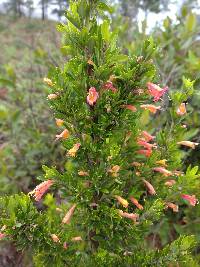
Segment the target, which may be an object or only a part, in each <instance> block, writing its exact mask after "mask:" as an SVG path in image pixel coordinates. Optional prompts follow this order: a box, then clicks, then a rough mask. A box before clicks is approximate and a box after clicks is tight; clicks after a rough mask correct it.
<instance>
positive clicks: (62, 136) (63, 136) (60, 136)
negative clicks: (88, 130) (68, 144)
mask: <svg viewBox="0 0 200 267" xmlns="http://www.w3.org/2000/svg"><path fill="white" fill-rule="evenodd" d="M69 136H70V133H69V131H68V130H67V129H65V130H64V131H62V133H60V134H57V135H56V141H57V140H59V139H63V140H65V139H67V138H68V137H69Z"/></svg>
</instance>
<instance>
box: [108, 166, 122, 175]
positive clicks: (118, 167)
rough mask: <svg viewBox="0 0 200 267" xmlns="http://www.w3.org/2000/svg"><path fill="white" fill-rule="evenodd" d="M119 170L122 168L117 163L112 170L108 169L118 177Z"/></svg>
mask: <svg viewBox="0 0 200 267" xmlns="http://www.w3.org/2000/svg"><path fill="white" fill-rule="evenodd" d="M119 170H120V166H119V165H115V166H113V167H112V168H111V169H110V170H108V172H109V173H110V174H111V175H112V176H113V177H117V176H119Z"/></svg>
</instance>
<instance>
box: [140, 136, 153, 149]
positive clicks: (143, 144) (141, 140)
mask: <svg viewBox="0 0 200 267" xmlns="http://www.w3.org/2000/svg"><path fill="white" fill-rule="evenodd" d="M137 144H138V145H139V146H143V147H144V148H146V149H152V148H153V147H154V148H157V146H156V144H149V143H148V142H147V141H145V140H144V139H141V138H138V140H137Z"/></svg>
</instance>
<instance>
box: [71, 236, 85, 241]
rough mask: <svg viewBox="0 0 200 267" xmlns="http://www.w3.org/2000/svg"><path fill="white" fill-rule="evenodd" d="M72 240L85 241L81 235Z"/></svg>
mask: <svg viewBox="0 0 200 267" xmlns="http://www.w3.org/2000/svg"><path fill="white" fill-rule="evenodd" d="M71 240H72V241H75V242H76V241H83V239H82V237H81V236H75V237H73V238H72V239H71Z"/></svg>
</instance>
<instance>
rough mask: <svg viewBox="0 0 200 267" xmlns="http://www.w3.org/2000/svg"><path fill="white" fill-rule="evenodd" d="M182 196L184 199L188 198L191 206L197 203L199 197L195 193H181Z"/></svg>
mask: <svg viewBox="0 0 200 267" xmlns="http://www.w3.org/2000/svg"><path fill="white" fill-rule="evenodd" d="M181 197H182V199H185V200H187V201H188V202H189V203H190V205H191V206H195V205H196V204H197V201H198V200H197V198H196V196H195V195H192V196H191V195H185V194H184V195H181Z"/></svg>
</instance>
